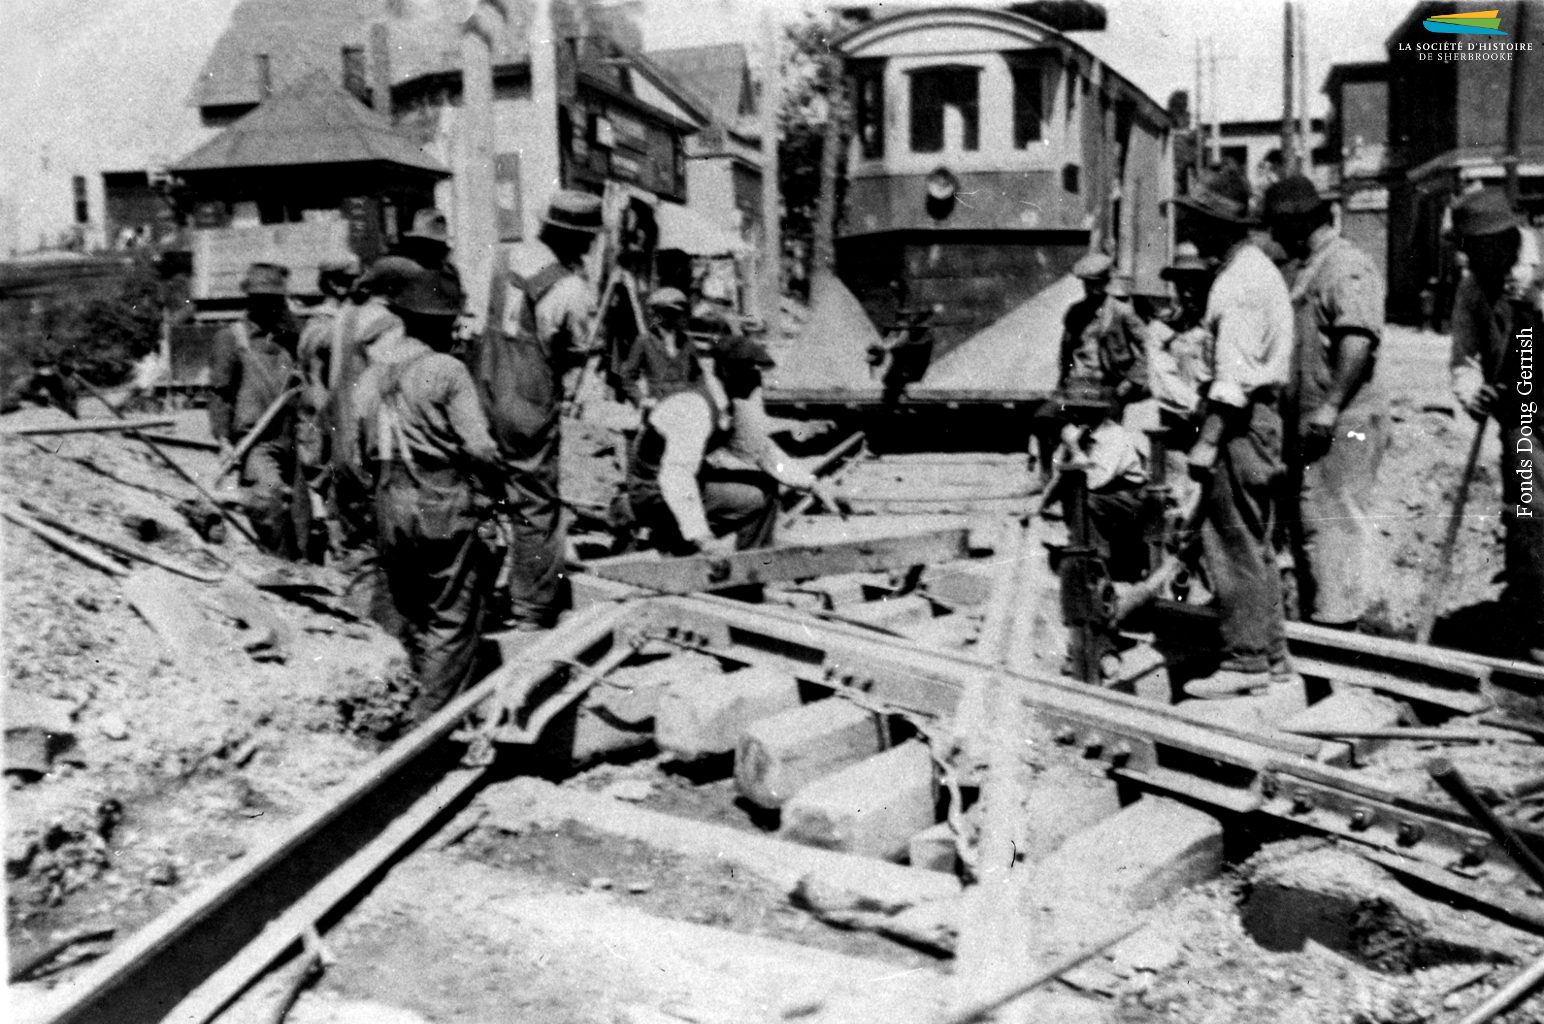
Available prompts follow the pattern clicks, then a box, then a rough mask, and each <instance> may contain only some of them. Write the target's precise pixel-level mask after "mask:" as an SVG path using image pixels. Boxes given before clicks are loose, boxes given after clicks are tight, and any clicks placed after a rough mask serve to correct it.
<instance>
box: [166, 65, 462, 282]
mask: <svg viewBox="0 0 1544 1024" xmlns="http://www.w3.org/2000/svg"><path fill="white" fill-rule="evenodd" d="M171 172H172V173H173V174H174V175H175V176H176V177H177V179H178V189H177V195H178V203H179V205H180V206H181V207H182V209H183V210H184V211H185V213H186V215H187V217H188V219H189V221H190V223H191V226H192V229H193V230H192V231H191V233H190V234H191V238H192V248H193V287H192V295H193V298H194V299H196V300H202V301H205V302H209V301H219V300H235V299H238V298H239V297H240V295H241V291H240V287H239V283H240V280H241V276H242V274H243V273H244V271H245V269H246V267H247V265H248V264H249V263H252V262H254V261H259V260H261V261H265V262H273V263H278V264H280V265H282V266H287V267H289V269H290V271H291V274H292V276H291V279H290V285H291V288H292V290H293V291H295V292H296V293H300V294H304V293H311V292H314V291H315V287H316V269H317V266H318V264H319V263H320V262H322V261H323V260H326V259H330V258H337V257H341V256H346V255H348V254H349V253H350V252H353V253H356V254H358V255H359V256H360V257H361V258H363V259H367V260H368V259H372V258H374V257H376V256H378V255H380V254H381V253H382V252H384V251H385V249H386V248H387V246H388V244H389V243H390V241H391V240H393V239H394V237H395V235H396V233H397V231H398V228H399V226H403V227H405V226H406V225H408V224H410V223H411V222H412V216H413V214H414V212H415V211H417V210H419V209H421V208H423V207H425V206H429V205H431V204H432V203H433V201H434V187H435V184H436V183H437V182H439V181H441V180H443V179H444V178H446V177H448V176H449V173H450V172H449V171H448V170H447V169H446V168H445V167H444V166H443V165H442V164H440V163H439V161H437V160H435V159H434V158H432V157H430V156H428V155H427V154H425V153H424V152H423V150H422V149H421V148H420V147H419V146H417V145H416V144H415V143H414V142H413V141H412V140H411V139H409V138H408V137H407V136H405V135H404V134H403V133H401V132H400V131H398V130H397V129H396V128H395V127H394V126H393V125H392V124H391V122H390V121H388V120H387V119H386V118H385V117H384V116H382V115H381V114H379V113H377V112H376V111H374V110H372V109H370V108H369V107H367V106H365V104H364V103H362V102H361V101H360V100H359V99H358V98H357V97H356V96H354V95H353V94H351V93H349V92H347V91H345V90H344V89H343V87H342V86H341V85H339V84H337V83H335V82H334V81H332V80H331V79H329V78H328V77H327V76H326V75H325V74H323V73H321V72H312V73H311V74H309V75H306V76H304V77H302V78H301V79H299V80H298V81H296V82H294V83H293V84H291V85H290V86H288V87H287V88H284V89H282V90H281V91H279V92H277V93H275V94H273V95H272V96H270V97H269V98H268V99H266V100H264V101H263V102H262V103H260V104H258V105H256V106H254V107H253V108H251V109H250V110H249V111H248V112H246V113H244V114H242V115H241V116H240V117H238V118H237V119H236V120H235V121H233V122H231V123H230V124H229V125H228V126H227V127H226V128H225V129H224V130H223V131H221V132H220V133H219V134H218V135H216V136H215V137H214V138H213V139H210V140H209V141H208V142H206V143H205V144H204V145H202V146H200V147H199V148H198V149H196V150H194V151H193V152H192V153H189V154H188V155H187V156H185V157H183V158H182V159H181V160H179V161H177V162H176V163H175V164H174V165H173V166H172V168H171Z"/></svg>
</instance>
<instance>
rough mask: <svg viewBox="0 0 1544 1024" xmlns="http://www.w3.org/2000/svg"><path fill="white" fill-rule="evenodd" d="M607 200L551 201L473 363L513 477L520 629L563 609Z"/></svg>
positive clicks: (503, 278) (539, 624)
mask: <svg viewBox="0 0 1544 1024" xmlns="http://www.w3.org/2000/svg"><path fill="white" fill-rule="evenodd" d="M603 226H604V225H603V224H602V220H601V201H600V198H599V197H598V196H593V195H590V194H589V193H586V192H578V191H575V190H572V189H563V190H561V191H559V192H558V193H557V194H556V195H554V196H553V197H552V201H551V203H550V204H549V205H548V207H547V213H546V216H545V217H544V218H543V220H542V226H541V231H540V234H539V236H538V240H537V241H534V242H528V243H522V244H521V245H518V246H516V247H515V248H514V250H513V251H512V252H511V253H510V254H509V256H508V258H507V260H506V261H505V263H504V265H503V266H501V267H498V268H496V269H495V272H494V280H493V287H492V288H491V289H490V290H489V304H488V320H487V324H486V325H485V327H484V329H483V334H482V337H481V338H480V339H478V340H477V341H476V342H475V343H474V344H473V346H472V351H471V352H470V353H469V357H468V365H469V366H470V367H471V370H472V378H473V380H474V381H476V383H477V387H478V391H479V393H480V394H481V396H482V402H483V408H484V410H485V411H486V412H487V414H488V420H489V423H490V425H491V426H492V428H493V438H494V440H495V441H497V442H498V446H499V453H500V456H501V458H502V459H503V462H504V465H505V467H506V468H507V469H508V471H509V476H508V480H509V484H508V495H509V505H510V510H511V516H512V524H511V525H512V540H511V544H510V550H509V559H510V561H509V569H510V585H509V605H510V617H511V619H512V623H511V624H512V626H513V627H514V628H516V629H544V628H547V627H549V626H551V625H552V624H553V623H554V622H555V620H556V618H557V615H558V611H559V606H558V603H559V600H560V595H559V583H560V581H561V576H562V571H563V557H564V547H565V541H564V535H563V533H562V518H561V516H560V514H559V513H560V511H561V509H560V505H559V497H558V444H559V429H560V420H561V407H562V400H563V375H564V374H565V373H566V372H567V371H568V370H569V369H571V368H574V367H576V366H579V365H581V364H582V363H583V362H584V359H585V357H586V356H587V355H589V354H590V352H589V346H590V345H591V338H590V323H591V320H592V319H593V318H594V316H595V293H594V289H593V288H592V287H591V286H590V282H589V281H587V280H586V279H585V276H584V266H583V260H584V256H585V254H586V253H587V252H589V250H590V246H591V244H592V243H593V242H594V241H595V236H597V235H598V234H600V233H601V231H602V229H603Z"/></svg>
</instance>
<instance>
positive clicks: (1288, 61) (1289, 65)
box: [1281, 0, 1298, 177]
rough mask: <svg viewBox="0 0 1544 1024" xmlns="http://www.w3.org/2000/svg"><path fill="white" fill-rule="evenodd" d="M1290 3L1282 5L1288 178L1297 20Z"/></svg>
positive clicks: (1292, 155)
mask: <svg viewBox="0 0 1544 1024" xmlns="http://www.w3.org/2000/svg"><path fill="white" fill-rule="evenodd" d="M1292 8H1293V4H1292V0H1286V2H1285V3H1283V4H1282V5H1281V174H1282V177H1288V176H1290V175H1293V174H1296V173H1297V171H1298V159H1297V156H1298V151H1297V139H1296V138H1295V135H1296V130H1297V121H1296V119H1295V118H1294V117H1293V116H1292V115H1293V111H1292V103H1293V99H1294V97H1295V96H1296V91H1295V90H1294V89H1293V81H1292V79H1293V73H1294V71H1295V70H1296V68H1297V47H1296V46H1295V45H1294V43H1295V41H1296V38H1297V25H1296V22H1297V19H1296V18H1295V17H1294V16H1293V14H1294V12H1293V9H1292Z"/></svg>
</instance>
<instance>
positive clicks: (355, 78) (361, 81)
mask: <svg viewBox="0 0 1544 1024" xmlns="http://www.w3.org/2000/svg"><path fill="white" fill-rule="evenodd" d="M343 89H344V91H345V92H347V93H349V94H350V95H352V96H353V97H354V98H355V99H356V100H358V101H359V102H361V103H363V104H365V105H367V106H368V105H369V103H370V83H369V80H368V78H367V77H366V74H365V50H364V47H362V46H345V47H344V48H343Z"/></svg>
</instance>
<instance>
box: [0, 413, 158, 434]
mask: <svg viewBox="0 0 1544 1024" xmlns="http://www.w3.org/2000/svg"><path fill="white" fill-rule="evenodd" d="M173 425H174V421H173V420H172V419H170V418H169V417H166V416H142V417H140V418H138V419H123V420H78V421H76V422H74V423H56V424H53V425H51V426H42V427H9V428H7V429H6V430H4V431H0V433H3V434H4V435H5V436H6V437H40V436H43V435H49V434H115V433H123V432H125V431H136V430H144V429H146V428H148V427H170V426H173Z"/></svg>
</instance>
